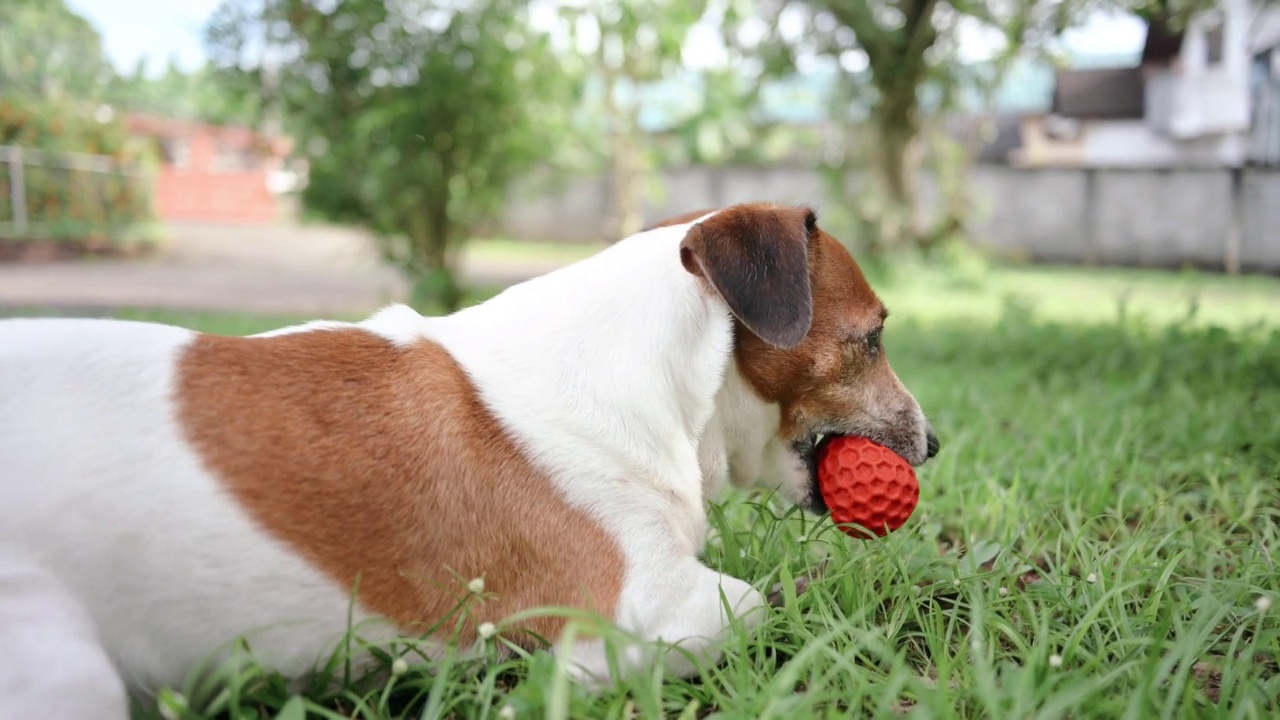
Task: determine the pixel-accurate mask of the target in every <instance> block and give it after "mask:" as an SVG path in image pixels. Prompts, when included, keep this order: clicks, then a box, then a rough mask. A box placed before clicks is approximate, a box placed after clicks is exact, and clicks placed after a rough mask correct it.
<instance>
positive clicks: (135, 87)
mask: <svg viewBox="0 0 1280 720" xmlns="http://www.w3.org/2000/svg"><path fill="white" fill-rule="evenodd" d="M104 99H105V100H106V101H107V102H109V103H111V104H112V105H114V106H116V107H119V108H122V109H125V110H129V111H133V112H140V113H151V114H155V115H163V116H165V117H174V118H184V119H192V120H201V121H204V122H210V123H215V124H220V125H248V124H252V123H254V122H255V121H256V120H257V118H258V114H257V107H256V103H257V100H258V98H257V97H256V96H254V95H251V94H246V93H240V94H229V93H225V92H223V91H222V87H221V85H220V83H219V82H218V77H217V72H216V71H215V69H214V68H212V67H210V66H209V65H204V66H202V67H200V68H199V69H197V70H194V71H192V72H184V71H183V70H182V69H181V68H179V67H177V66H176V65H175V64H174V63H173V62H172V61H170V62H169V64H168V66H167V67H166V68H165V71H164V73H162V74H161V75H159V76H157V77H148V76H147V74H146V73H145V66H144V63H143V62H142V61H141V60H139V61H138V64H137V65H136V66H135V67H134V70H133V72H132V73H121V74H118V75H116V76H115V77H114V78H113V79H112V80H111V82H110V83H108V85H107V87H106V89H105V90H104Z"/></svg>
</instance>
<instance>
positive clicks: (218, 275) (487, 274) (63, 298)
mask: <svg viewBox="0 0 1280 720" xmlns="http://www.w3.org/2000/svg"><path fill="white" fill-rule="evenodd" d="M169 236H170V240H169V243H168V244H167V246H166V247H165V249H164V250H163V251H162V252H159V253H156V254H154V255H152V256H151V257H147V258H144V259H139V260H92V261H84V262H62V263H48V264H23V265H0V308H8V309H10V310H13V309H21V308H75V309H86V310H89V309H92V310H100V311H109V310H111V309H116V308H168V309H174V310H210V311H223V312H244V313H254V314H272V315H302V316H326V315H327V316H334V315H343V316H353V315H354V316H359V315H363V314H366V313H369V312H371V311H373V310H376V309H377V308H379V307H381V306H382V305H384V304H386V303H387V302H391V301H395V300H402V299H404V298H405V297H406V289H407V285H406V283H405V282H404V280H403V279H402V278H401V277H400V276H399V275H398V274H397V273H396V271H395V270H394V269H392V268H390V267H388V266H386V265H385V264H383V263H382V262H380V261H379V258H378V255H377V250H376V246H375V244H374V243H373V241H372V240H371V238H369V237H368V236H367V235H365V234H364V233H362V232H360V231H356V230H350V229H346V228H334V227H324V226H300V225H285V224H281V225H276V226H270V227H228V226H211V225H175V226H172V227H171V228H170V232H169ZM556 266H557V264H556V263H554V262H540V263H535V262H530V261H527V260H525V261H517V260H513V261H510V262H506V261H500V260H498V259H494V258H489V259H486V260H485V261H483V262H479V261H476V260H474V259H473V260H471V261H469V262H464V267H463V269H462V275H463V278H464V280H465V282H468V283H471V284H483V285H509V284H512V283H515V282H520V281H522V280H525V279H528V278H530V277H533V276H536V275H540V274H542V273H545V272H548V271H550V270H552V269H554V268H555V267H556Z"/></svg>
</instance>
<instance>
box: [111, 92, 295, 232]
mask: <svg viewBox="0 0 1280 720" xmlns="http://www.w3.org/2000/svg"><path fill="white" fill-rule="evenodd" d="M125 126H126V128H127V129H128V131H129V133H130V134H131V135H133V136H135V137H141V138H146V139H148V140H150V141H151V142H153V143H154V146H155V148H156V150H157V155H158V157H159V160H160V163H161V165H160V168H159V171H158V173H157V175H156V181H155V210H156V214H157V215H159V216H160V218H161V219H163V220H167V221H171V222H175V221H176V222H198V223H240V224H268V223H272V222H275V220H276V218H277V217H278V215H279V213H280V203H279V195H280V194H281V193H283V192H286V191H288V190H290V189H291V188H292V187H293V185H294V183H295V177H294V175H293V174H292V173H291V172H289V170H288V168H287V166H286V163H285V159H286V158H287V156H288V154H289V152H290V150H291V145H292V144H291V142H290V141H289V140H288V139H287V138H280V137H266V136H264V135H262V134H261V133H258V132H256V131H254V130H252V129H250V128H246V127H236V126H225V125H210V124H207V123H202V122H196V121H191V120H179V119H174V118H166V117H155V116H151V115H136V114H135V115H129V116H127V117H126V118H125Z"/></svg>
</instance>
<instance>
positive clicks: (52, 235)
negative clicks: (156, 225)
mask: <svg viewBox="0 0 1280 720" xmlns="http://www.w3.org/2000/svg"><path fill="white" fill-rule="evenodd" d="M151 217H152V215H151V187H150V184H149V181H148V178H147V176H146V173H145V172H144V171H143V169H142V168H141V167H140V166H139V165H137V164H133V163H124V162H120V161H118V160H116V159H114V158H110V157H106V156H102V155H91V154H87V153H72V152H50V151H47V150H37V149H34V148H24V147H18V146H12V145H0V240H10V241H13V240H17V241H23V240H109V241H118V240H130V239H133V238H132V235H133V234H134V231H135V230H136V228H137V227H138V226H139V225H140V224H143V223H146V222H148V221H149V220H150V219H151Z"/></svg>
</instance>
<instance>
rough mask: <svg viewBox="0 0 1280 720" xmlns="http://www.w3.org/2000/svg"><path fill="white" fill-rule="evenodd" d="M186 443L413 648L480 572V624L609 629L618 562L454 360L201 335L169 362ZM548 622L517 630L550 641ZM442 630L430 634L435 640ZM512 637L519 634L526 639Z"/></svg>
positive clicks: (359, 339)
mask: <svg viewBox="0 0 1280 720" xmlns="http://www.w3.org/2000/svg"><path fill="white" fill-rule="evenodd" d="M178 402H179V413H180V419H181V423H182V425H183V427H184V428H185V430H186V432H187V436H188V438H189V439H190V441H191V442H192V443H193V444H194V445H195V447H196V448H198V450H199V452H200V453H201V455H202V456H203V458H204V461H205V463H206V465H207V467H208V468H209V470H211V471H212V472H213V473H215V474H216V475H217V477H218V478H220V479H221V480H222V482H224V483H225V484H226V486H227V488H229V489H230V491H231V492H232V493H233V494H234V495H235V497H236V498H237V499H238V500H239V501H240V504H241V505H242V506H243V507H245V508H246V509H247V511H248V512H249V514H250V515H251V516H252V517H253V519H254V520H256V521H257V522H258V523H259V524H260V525H261V526H262V527H263V528H265V529H267V531H269V532H270V533H271V534H272V535H274V536H276V537H277V538H280V539H281V540H283V541H285V542H287V543H289V544H290V545H291V546H292V547H293V548H294V549H295V550H296V551H297V552H298V553H299V554H301V555H302V556H303V557H304V558H306V559H308V560H309V561H310V562H311V563H313V564H314V565H316V566H317V567H319V568H320V569H322V570H323V571H324V572H325V573H326V574H327V575H329V576H330V577H331V578H332V579H333V580H334V582H336V583H338V584H339V585H340V586H341V587H342V588H344V589H346V590H348V591H349V590H350V589H351V588H353V587H354V586H355V583H356V580H357V577H359V599H360V601H361V603H362V605H363V606H364V607H366V608H368V609H369V610H371V611H372V612H374V613H377V614H379V615H383V616H386V617H388V618H390V619H392V620H394V621H395V622H396V623H397V624H398V625H399V627H400V628H401V629H402V631H404V632H407V633H411V634H414V635H419V634H422V633H424V632H426V631H427V630H428V629H430V628H431V627H432V626H434V625H436V624H437V623H439V622H441V621H442V620H444V619H445V618H446V616H447V615H448V614H449V613H450V612H452V611H453V610H454V609H455V607H456V606H457V604H458V602H459V601H460V600H461V599H462V598H464V597H465V596H466V594H467V588H466V585H467V582H468V581H469V580H471V579H473V578H476V577H480V576H484V578H485V593H486V594H488V593H493V594H495V595H496V596H497V597H496V598H493V599H486V600H485V601H484V602H483V603H481V604H476V603H472V604H471V605H470V608H471V610H470V617H469V619H468V622H467V623H465V625H464V627H463V629H462V631H461V637H460V640H461V641H462V642H470V641H471V640H472V639H474V637H475V627H476V625H477V624H479V623H481V622H486V621H488V622H496V621H498V620H500V619H502V618H503V617H505V616H506V615H508V614H510V613H512V612H516V611H519V610H525V609H529V608H535V607H543V606H547V605H558V606H569V607H576V608H585V609H589V610H593V611H596V612H599V613H601V614H603V615H604V616H606V617H609V618H612V617H613V613H614V609H615V605H616V602H617V598H618V595H619V593H620V592H621V588H622V574H623V571H624V565H623V556H622V554H621V552H620V550H619V549H618V547H617V546H616V544H615V543H614V541H613V539H612V538H611V537H609V536H608V535H607V533H606V532H605V531H604V530H603V529H602V528H601V527H600V526H599V525H597V524H596V523H595V522H594V521H593V520H592V519H591V518H589V517H588V516H587V515H586V514H585V513H583V512H581V511H579V510H577V509H575V508H572V507H571V506H569V505H568V504H566V502H565V501H564V500H563V499H562V498H561V496H560V495H559V493H558V491H557V490H556V488H555V487H554V486H553V485H552V483H551V480H550V479H549V478H547V477H546V476H545V475H544V474H542V473H540V472H539V471H537V470H536V469H534V468H533V467H532V466H531V465H530V463H529V462H528V460H527V459H526V458H525V456H524V455H522V454H521V451H520V450H519V448H518V447H517V446H516V443H515V442H514V440H513V439H512V438H511V437H510V436H509V435H507V434H506V432H505V431H504V430H503V428H502V427H501V426H500V424H499V422H498V421H497V419H496V418H495V417H494V416H493V415H492V413H490V411H489V410H488V408H487V407H486V406H485V405H484V404H483V403H482V402H481V400H480V398H479V397H478V395H477V393H476V390H475V388H474V387H473V386H472V385H471V384H470V381H469V379H468V378H467V376H466V374H465V373H464V372H463V370H462V369H461V368H460V367H459V366H458V365H457V363H456V362H455V361H454V360H453V358H452V357H451V356H450V355H449V354H448V353H447V352H446V351H445V350H444V349H443V348H442V347H440V346H439V345H436V344H434V343H431V342H427V341H422V342H419V343H418V344H416V345H414V346H412V347H411V348H407V349H404V348H396V347H394V346H392V345H391V344H390V343H388V342H387V341H386V340H384V339H382V338H380V337H377V336H376V335H373V334H372V333H369V332H366V331H363V330H358V329H342V330H322V331H311V332H302V333H297V334H289V335H281V336H277V337H267V338H239V337H215V336H201V337H200V338H199V339H198V340H196V342H195V343H194V344H193V345H192V346H191V347H190V349H189V350H188V351H187V352H186V354H185V355H184V356H183V358H182V360H181V368H180V384H179V389H178ZM563 624H564V620H563V618H558V617H540V618H534V619H531V620H528V621H526V622H525V623H524V624H523V625H522V626H521V627H523V628H525V629H527V630H530V631H532V632H535V633H537V634H538V635H540V636H541V637H543V638H545V639H548V640H554V639H555V638H556V637H557V636H558V635H559V632H560V630H561V628H562V627H563ZM453 626H454V620H453V619H450V620H449V621H448V622H447V623H445V627H444V628H442V630H441V632H443V633H450V632H452V630H453ZM517 635H518V636H519V637H512V638H511V639H512V640H514V641H517V642H520V641H521V640H523V641H524V642H525V643H526V644H528V642H529V641H530V640H532V638H530V637H528V636H525V635H524V634H523V633H517Z"/></svg>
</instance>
